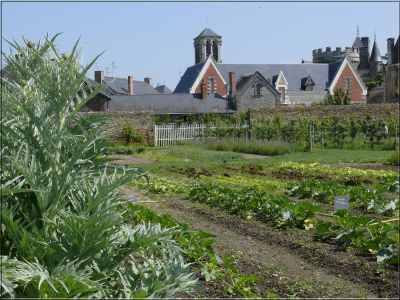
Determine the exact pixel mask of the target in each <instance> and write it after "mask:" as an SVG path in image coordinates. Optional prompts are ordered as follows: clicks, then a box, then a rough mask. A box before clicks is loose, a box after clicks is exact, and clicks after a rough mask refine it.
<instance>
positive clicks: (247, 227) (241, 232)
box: [124, 188, 399, 298]
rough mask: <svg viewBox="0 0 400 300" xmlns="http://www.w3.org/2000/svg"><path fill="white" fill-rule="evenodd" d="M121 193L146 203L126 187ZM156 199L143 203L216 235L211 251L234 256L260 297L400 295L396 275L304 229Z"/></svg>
mask: <svg viewBox="0 0 400 300" xmlns="http://www.w3.org/2000/svg"><path fill="white" fill-rule="evenodd" d="M124 193H125V194H126V195H128V196H129V195H134V196H135V197H136V198H137V197H142V199H146V200H145V201H148V200H149V198H148V197H145V196H143V194H141V193H140V192H138V191H135V190H133V189H130V188H129V189H125V190H124ZM157 200H158V202H145V203H143V205H145V206H146V207H148V208H151V209H152V210H154V211H156V212H157V213H161V214H168V215H171V216H172V217H174V218H175V219H176V220H178V221H179V222H182V223H186V224H188V225H190V226H191V228H193V229H195V230H203V231H207V232H210V233H212V234H214V235H215V246H214V248H215V249H214V250H215V251H216V252H217V253H218V254H219V255H221V256H223V255H234V256H236V257H238V263H239V269H240V271H241V272H242V273H244V274H256V275H257V276H258V277H259V278H260V280H259V283H258V285H257V288H258V290H259V291H260V292H261V294H263V293H265V292H267V291H271V290H272V291H275V292H277V293H278V294H279V295H280V296H281V297H318V298H322V297H323V298H332V297H334V298H343V297H346V298H349V297H355V298H365V297H368V298H369V297H372V298H376V297H396V296H398V288H399V286H398V275H399V273H398V271H395V270H387V271H385V272H384V273H383V274H378V273H377V272H376V264H375V262H374V261H368V259H366V258H365V257H358V256H356V255H354V254H352V253H346V252H343V251H338V249H336V248H335V246H333V245H329V244H326V243H317V242H315V241H313V240H312V238H311V236H310V235H308V234H307V232H305V231H304V230H303V231H299V230H279V229H275V228H272V227H271V226H268V225H267V224H263V223H260V222H257V221H252V220H243V219H240V218H239V217H238V216H231V215H226V214H225V213H223V212H221V211H220V210H217V209H211V208H209V207H207V206H204V205H201V204H198V203H192V202H189V201H186V200H182V199H177V198H169V199H157ZM198 292H199V295H196V296H207V297H221V296H223V295H221V291H220V290H219V289H218V286H217V285H211V284H204V285H203V288H202V290H201V291H198ZM225 296H226V295H225Z"/></svg>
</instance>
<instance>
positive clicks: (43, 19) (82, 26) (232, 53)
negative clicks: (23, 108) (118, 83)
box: [1, 2, 399, 89]
mask: <svg viewBox="0 0 400 300" xmlns="http://www.w3.org/2000/svg"><path fill="white" fill-rule="evenodd" d="M2 5H3V10H2V19H1V21H2V37H3V39H2V41H3V43H2V49H3V51H5V52H6V53H7V52H8V51H9V50H8V49H9V46H8V45H7V44H6V43H5V42H4V39H7V40H16V41H21V40H22V37H25V38H27V39H29V40H34V41H37V40H39V39H41V38H43V37H44V36H45V35H46V34H49V35H54V34H56V33H59V32H61V33H62V35H61V36H60V37H59V38H58V39H57V47H58V48H59V49H60V50H61V51H68V50H69V49H71V48H72V46H73V44H74V43H75V41H76V40H77V39H78V38H80V47H79V49H80V58H81V61H82V64H85V63H88V62H89V61H90V60H91V59H92V58H94V57H95V56H96V55H97V54H99V53H101V52H103V51H105V52H104V53H103V55H102V56H101V57H100V58H99V59H98V61H97V63H96V65H95V66H94V67H93V68H92V70H91V71H90V74H88V76H89V77H93V71H94V69H99V70H104V71H106V74H107V75H114V76H118V77H127V76H128V75H133V77H134V79H135V80H143V78H144V77H150V78H152V84H153V85H157V84H166V85H167V86H168V87H169V88H171V89H174V88H175V86H176V84H177V83H178V81H179V79H180V77H181V76H182V75H183V73H184V71H185V70H186V68H187V67H189V66H191V65H193V64H194V49H193V38H194V37H195V36H197V35H198V34H199V33H200V32H201V31H202V30H203V29H204V28H205V27H208V28H211V29H212V30H214V31H215V32H216V33H218V34H219V35H221V36H222V61H223V62H224V63H265V64H268V63H278V64H279V63H300V62H301V60H302V59H304V60H306V61H307V60H311V59H312V49H314V48H325V47H326V46H331V47H332V48H335V47H339V46H340V47H345V46H351V45H352V43H353V40H354V38H355V35H356V27H357V25H358V26H359V28H360V35H361V36H369V37H370V39H372V40H373V38H374V35H376V39H377V42H378V45H379V48H380V51H381V54H382V55H384V54H386V39H387V38H388V37H397V36H398V34H399V3H305V2H303V3H210V2H208V3H110V2H109V3H99V2H97V3H76V2H75V3H72V2H69V3H66V2H54V3H39V2H36V3H18V2H12V3H11V2H2Z"/></svg>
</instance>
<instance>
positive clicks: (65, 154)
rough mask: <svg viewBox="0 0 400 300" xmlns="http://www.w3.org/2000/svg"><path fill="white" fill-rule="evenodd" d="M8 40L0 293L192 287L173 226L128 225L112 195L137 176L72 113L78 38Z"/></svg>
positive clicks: (83, 85) (80, 96)
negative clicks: (66, 48)
mask: <svg viewBox="0 0 400 300" xmlns="http://www.w3.org/2000/svg"><path fill="white" fill-rule="evenodd" d="M56 38H57V36H55V37H53V38H49V37H46V38H44V39H43V40H42V41H40V42H37V43H32V42H30V41H27V40H24V41H23V42H22V43H17V42H9V43H10V45H11V48H12V51H11V54H9V55H3V59H4V63H5V65H6V67H5V69H4V70H3V71H2V80H1V85H2V100H3V101H2V119H1V136H0V137H1V146H2V147H1V155H2V164H1V198H2V202H1V206H2V207H1V208H2V209H1V227H0V230H1V236H0V240H1V266H2V272H1V296H2V297H17V298H20V297H29V298H65V297H85V298H93V297H96V298H106V297H107V298H110V297H112V298H134V297H173V296H175V295H176V293H177V292H182V291H190V290H191V289H192V287H193V286H194V284H195V282H196V281H195V279H194V276H193V274H192V273H191V272H190V268H189V265H188V264H187V263H185V260H184V257H183V255H182V253H183V252H182V249H180V248H179V246H178V245H177V243H176V242H175V240H174V239H173V236H174V235H176V230H178V229H175V228H163V227H160V226H159V225H157V224H126V223H124V219H123V218H122V215H123V214H124V211H125V209H124V208H125V204H126V203H125V202H124V201H123V199H122V198H121V195H120V194H119V192H118V190H119V187H120V186H121V185H124V184H126V183H128V182H131V181H132V180H133V179H135V177H137V176H140V174H139V173H138V172H137V170H135V169H131V170H126V169H115V168H112V167H110V166H106V165H104V164H103V163H101V160H99V159H98V158H99V157H100V156H101V155H103V153H104V152H103V150H104V149H103V142H102V141H103V138H102V135H101V132H100V130H99V127H98V126H96V125H97V124H96V122H94V123H92V124H91V126H89V128H88V126H87V124H86V123H85V122H84V118H83V117H82V116H81V115H80V110H81V109H82V107H83V106H84V105H85V104H86V103H87V101H88V100H89V99H91V98H92V97H93V96H94V95H95V94H96V93H98V92H99V90H100V89H101V87H98V86H93V85H88V84H87V82H88V81H87V79H86V73H87V71H88V70H89V69H90V67H91V66H92V65H93V64H94V62H95V60H96V59H97V58H96V59H94V60H93V61H92V62H91V63H89V64H88V65H87V66H85V67H82V66H81V65H80V63H79V60H78V54H77V49H78V42H77V43H76V44H75V45H74V47H73V48H72V50H71V51H70V52H68V53H63V54H61V53H60V52H59V51H58V50H57V48H56V47H55V40H56Z"/></svg>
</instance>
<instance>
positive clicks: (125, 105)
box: [109, 93, 231, 114]
mask: <svg viewBox="0 0 400 300" xmlns="http://www.w3.org/2000/svg"><path fill="white" fill-rule="evenodd" d="M109 111H110V112H115V111H129V112H144V111H146V112H153V113H171V114H172V113H208V112H217V113H218V112H220V113H226V112H231V110H228V109H227V101H226V99H223V98H221V97H217V96H214V95H210V96H209V97H208V98H207V99H201V98H198V97H196V96H195V95H192V94H187V93H185V94H158V95H136V96H112V97H111V101H109Z"/></svg>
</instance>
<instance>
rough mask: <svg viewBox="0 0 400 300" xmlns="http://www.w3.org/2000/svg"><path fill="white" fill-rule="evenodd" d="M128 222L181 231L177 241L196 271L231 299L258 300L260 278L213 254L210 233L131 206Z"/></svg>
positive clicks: (176, 238) (127, 214) (230, 259)
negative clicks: (246, 298) (192, 228)
mask: <svg viewBox="0 0 400 300" xmlns="http://www.w3.org/2000/svg"><path fill="white" fill-rule="evenodd" d="M125 216H126V220H127V221H129V222H132V223H147V222H151V223H159V224H160V225H161V226H162V227H165V228H178V229H179V230H176V231H175V235H174V239H175V240H176V241H177V243H178V244H179V246H180V247H181V248H182V249H183V251H184V253H185V256H186V257H187V258H188V260H189V262H191V263H192V268H193V269H194V271H196V272H198V273H200V274H201V276H202V277H203V278H204V280H205V281H206V282H218V284H219V285H220V286H221V287H222V288H223V289H224V291H225V292H226V294H227V295H232V296H242V297H255V296H257V294H256V290H255V283H256V282H257V278H256V277H255V276H251V275H243V274H241V273H240V271H239V270H238V268H237V266H236V260H235V258H234V257H233V256H225V257H222V258H220V257H219V256H218V255H217V254H216V253H215V252H214V250H213V244H214V237H213V236H212V235H211V234H209V233H206V232H202V231H192V230H190V229H189V228H188V226H187V225H185V224H181V223H178V222H176V221H175V220H174V219H173V218H172V217H170V216H168V215H161V216H160V215H157V214H155V213H154V212H153V211H151V210H150V209H147V208H145V207H142V206H138V205H134V204H129V206H128V212H127V213H126V214H125Z"/></svg>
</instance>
